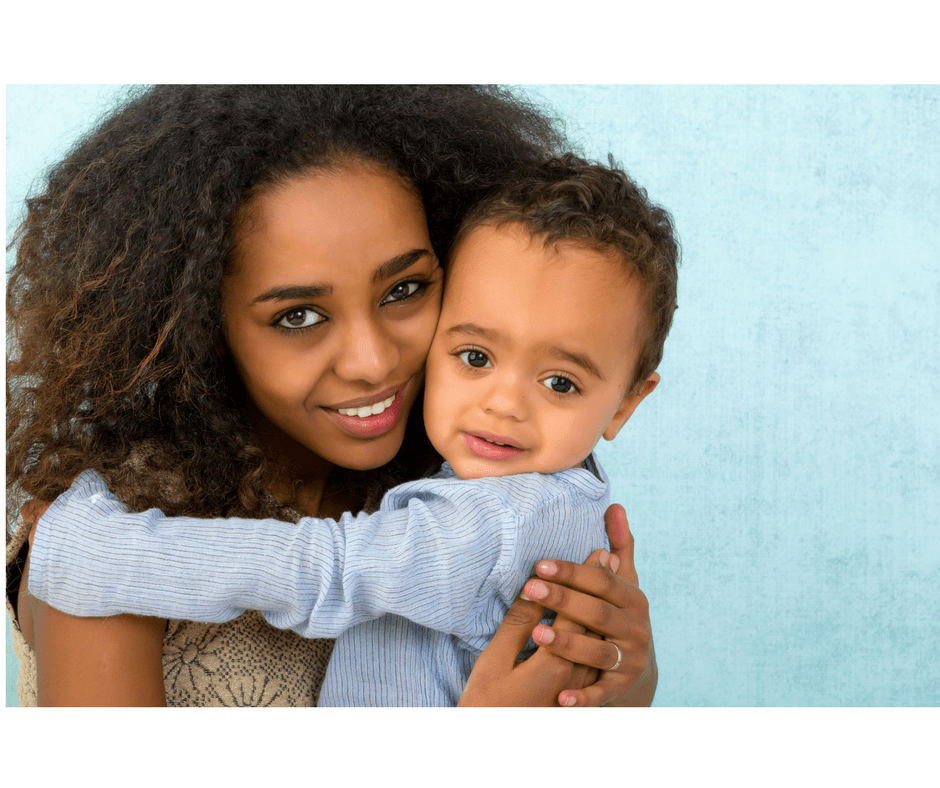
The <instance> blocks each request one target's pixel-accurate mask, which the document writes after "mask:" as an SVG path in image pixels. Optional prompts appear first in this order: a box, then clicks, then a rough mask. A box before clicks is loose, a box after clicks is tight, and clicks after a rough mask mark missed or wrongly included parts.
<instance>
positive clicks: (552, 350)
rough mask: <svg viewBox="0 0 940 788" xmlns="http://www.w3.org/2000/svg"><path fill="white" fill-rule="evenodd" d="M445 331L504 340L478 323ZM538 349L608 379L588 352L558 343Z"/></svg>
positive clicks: (597, 376) (496, 332)
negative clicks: (578, 350)
mask: <svg viewBox="0 0 940 788" xmlns="http://www.w3.org/2000/svg"><path fill="white" fill-rule="evenodd" d="M445 333H446V334H447V335H448V336H468V337H480V338H481V339H485V340H487V341H488V342H499V341H501V340H502V334H500V333H499V332H498V331H494V330H493V329H492V328H484V327H483V326H478V325H477V324H476V323H458V324H457V325H456V326H451V327H450V328H448V329H447V331H446V332H445ZM538 351H539V352H541V353H545V354H546V355H548V356H553V357H554V358H560V359H563V360H565V361H570V362H571V363H572V364H577V365H578V366H579V367H581V368H582V369H583V370H584V371H585V372H587V373H588V374H590V375H593V376H594V377H595V378H597V379H598V380H606V378H605V377H604V375H603V373H602V372H601V368H600V366H599V365H598V364H596V363H595V362H594V360H593V359H592V358H591V357H590V356H589V355H587V353H578V352H577V351H574V350H567V349H565V348H563V347H558V346H557V345H541V346H539V348H538Z"/></svg>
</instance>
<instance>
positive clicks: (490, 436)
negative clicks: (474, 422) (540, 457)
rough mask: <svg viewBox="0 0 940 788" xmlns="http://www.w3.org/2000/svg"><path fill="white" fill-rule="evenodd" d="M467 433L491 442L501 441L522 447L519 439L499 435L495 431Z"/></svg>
mask: <svg viewBox="0 0 940 788" xmlns="http://www.w3.org/2000/svg"><path fill="white" fill-rule="evenodd" d="M467 435H472V436H473V437H474V438H481V439H482V440H485V441H487V442H489V443H501V444H503V445H504V446H511V447H512V448H514V449H521V448H522V444H521V443H519V442H518V441H514V440H513V439H512V438H509V437H507V436H506V435H497V434H496V433H494V432H483V431H478V432H468V433H467Z"/></svg>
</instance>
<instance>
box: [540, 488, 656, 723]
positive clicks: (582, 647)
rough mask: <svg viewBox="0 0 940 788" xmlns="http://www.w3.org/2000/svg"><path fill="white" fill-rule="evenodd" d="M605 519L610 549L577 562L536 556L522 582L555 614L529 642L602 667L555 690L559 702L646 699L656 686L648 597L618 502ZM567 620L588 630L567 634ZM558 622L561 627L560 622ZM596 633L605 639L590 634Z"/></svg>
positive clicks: (618, 702)
mask: <svg viewBox="0 0 940 788" xmlns="http://www.w3.org/2000/svg"><path fill="white" fill-rule="evenodd" d="M606 521H607V535H608V537H609V539H610V546H611V553H610V554H609V555H608V554H607V551H606V550H598V551H595V552H594V553H593V554H592V555H591V556H590V557H589V558H588V560H587V561H585V562H584V564H583V565H579V564H572V563H569V562H568V561H554V560H548V561H539V562H538V564H537V565H536V574H537V575H538V578H537V579H532V580H529V581H528V582H527V583H526V585H525V587H524V589H523V595H524V596H526V597H528V598H529V599H531V600H533V601H535V602H537V603H538V604H540V605H545V607H547V608H549V609H551V610H555V611H556V612H557V613H558V618H557V619H556V620H555V624H554V626H552V627H547V626H544V625H540V626H537V627H536V628H535V631H534V632H533V638H534V640H535V642H536V643H538V644H539V645H540V646H541V647H542V648H544V649H547V650H549V651H551V652H552V653H554V654H555V655H556V656H561V657H564V658H565V659H567V660H570V661H572V662H578V663H581V664H584V665H587V666H590V667H595V668H597V669H598V670H600V677H599V679H598V680H597V682H595V683H594V684H593V685H591V686H589V687H585V688H583V689H582V688H579V687H578V686H577V685H572V686H571V689H570V690H569V689H566V690H565V691H564V692H562V693H560V695H559V698H558V702H559V704H560V705H562V706H601V705H616V706H649V705H650V704H651V703H652V701H653V695H654V694H655V692H656V683H657V680H658V673H657V668H656V655H655V652H654V650H653V638H652V631H651V629H650V620H649V601H648V600H647V598H646V595H645V594H644V593H643V592H642V591H641V590H640V588H639V580H638V578H637V574H636V567H635V566H634V563H633V548H634V539H633V534H631V533H630V526H629V524H628V523H627V515H626V512H624V510H623V507H622V506H619V505H616V504H615V505H613V506H611V507H610V508H609V509H608V510H607V515H606ZM545 581H551V582H545ZM569 619H570V620H572V621H574V622H576V623H578V624H580V625H582V626H583V627H585V628H586V629H587V630H588V632H587V633H585V634H578V633H573V632H572V631H571V629H570V627H569V626H568V622H569ZM560 624H564V625H565V626H564V627H563V628H561V629H559V625H560ZM594 633H596V635H597V636H602V637H603V638H604V639H603V640H599V639H597V637H590V636H589V635H591V634H594ZM542 648H540V649H539V650H542Z"/></svg>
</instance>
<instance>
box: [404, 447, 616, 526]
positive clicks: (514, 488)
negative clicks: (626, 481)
mask: <svg viewBox="0 0 940 788" xmlns="http://www.w3.org/2000/svg"><path fill="white" fill-rule="evenodd" d="M607 495H608V481H607V476H606V474H604V472H603V470H602V469H601V468H600V466H599V465H598V464H597V463H596V461H595V460H593V459H592V458H588V461H586V462H585V466H584V467H580V468H568V469H566V470H563V471H558V472H556V473H549V474H544V473H519V474H512V475H509V476H487V477H484V478H480V479H461V478H460V477H459V476H457V474H455V473H454V471H453V469H452V468H451V467H450V465H449V464H448V463H444V465H443V466H442V467H441V469H440V470H439V471H438V472H437V473H435V474H434V475H433V476H429V477H427V478H424V479H418V480H417V481H413V482H407V483H406V484H402V485H399V486H398V487H395V488H394V489H393V490H391V491H389V493H388V495H387V496H386V501H385V504H386V505H387V506H388V507H390V508H398V507H401V506H405V505H407V502H408V501H409V500H410V499H413V498H418V499H424V500H429V499H434V498H439V499H445V500H448V501H450V502H452V503H454V504H456V505H458V506H461V507H468V506H473V507H484V506H486V507H492V506H498V507H500V508H504V509H509V510H512V511H513V512H516V513H517V514H524V513H526V512H527V511H533V510H538V509H541V508H542V507H544V506H546V505H550V504H551V503H552V502H554V501H558V500H566V501H576V500H587V501H597V502H600V501H603V500H605V499H606V497H607Z"/></svg>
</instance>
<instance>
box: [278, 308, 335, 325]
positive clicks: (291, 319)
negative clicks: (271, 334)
mask: <svg viewBox="0 0 940 788" xmlns="http://www.w3.org/2000/svg"><path fill="white" fill-rule="evenodd" d="M324 319H325V318H324V317H323V315H321V314H318V313H317V312H314V311H313V310H312V309H309V308H308V307H305V306H299V307H297V308H296V309H291V310H290V311H288V312H285V313H284V314H283V315H281V319H280V320H278V321H277V325H278V326H280V327H281V328H295V329H296V328H310V327H311V326H315V325H317V323H320V322H322V321H323V320H324Z"/></svg>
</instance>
